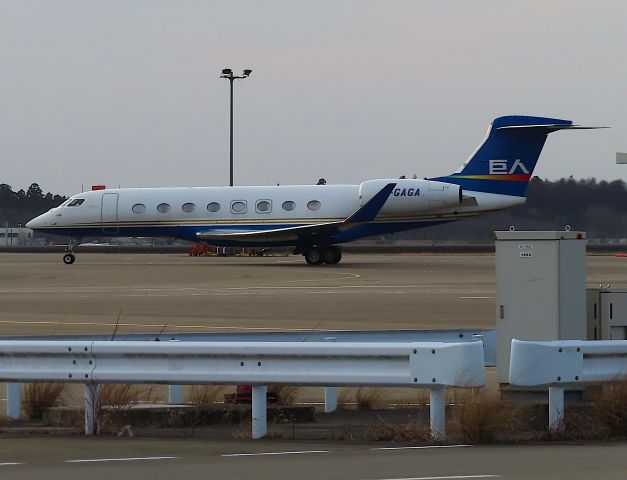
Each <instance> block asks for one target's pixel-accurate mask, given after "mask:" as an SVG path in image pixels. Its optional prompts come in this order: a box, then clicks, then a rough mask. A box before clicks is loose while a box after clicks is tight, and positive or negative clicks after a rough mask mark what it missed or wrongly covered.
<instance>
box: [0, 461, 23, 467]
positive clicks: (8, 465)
mask: <svg viewBox="0 0 627 480" xmlns="http://www.w3.org/2000/svg"><path fill="white" fill-rule="evenodd" d="M11 465H24V464H23V463H18V462H4V463H0V467H10V466H11Z"/></svg>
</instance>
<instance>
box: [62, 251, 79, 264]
mask: <svg viewBox="0 0 627 480" xmlns="http://www.w3.org/2000/svg"><path fill="white" fill-rule="evenodd" d="M75 261H76V257H75V256H74V254H73V253H66V254H65V255H63V263H65V264H66V265H72V264H73V263H74V262H75Z"/></svg>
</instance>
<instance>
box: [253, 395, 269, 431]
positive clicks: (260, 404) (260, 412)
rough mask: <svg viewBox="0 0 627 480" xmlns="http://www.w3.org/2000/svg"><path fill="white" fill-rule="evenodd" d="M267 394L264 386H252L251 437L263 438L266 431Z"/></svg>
mask: <svg viewBox="0 0 627 480" xmlns="http://www.w3.org/2000/svg"><path fill="white" fill-rule="evenodd" d="M267 393H268V387H266V386H265V385H253V395H252V397H253V398H252V400H253V405H252V410H253V412H252V429H253V431H252V437H253V438H263V437H265V436H266V433H267V431H268V425H267Z"/></svg>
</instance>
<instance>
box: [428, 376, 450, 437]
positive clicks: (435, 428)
mask: <svg viewBox="0 0 627 480" xmlns="http://www.w3.org/2000/svg"><path fill="white" fill-rule="evenodd" d="M445 394H446V389H444V388H431V389H429V407H430V408H429V417H430V421H431V435H432V436H433V439H434V440H437V441H440V442H442V441H444V440H445V439H446V426H445V421H446V413H445V408H446V405H445Z"/></svg>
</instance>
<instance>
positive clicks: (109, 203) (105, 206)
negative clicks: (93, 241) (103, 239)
mask: <svg viewBox="0 0 627 480" xmlns="http://www.w3.org/2000/svg"><path fill="white" fill-rule="evenodd" d="M118 197H119V195H118V194H117V193H105V194H104V195H103V196H102V210H101V220H102V223H103V225H102V231H103V232H104V233H119V231H120V229H119V228H118Z"/></svg>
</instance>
